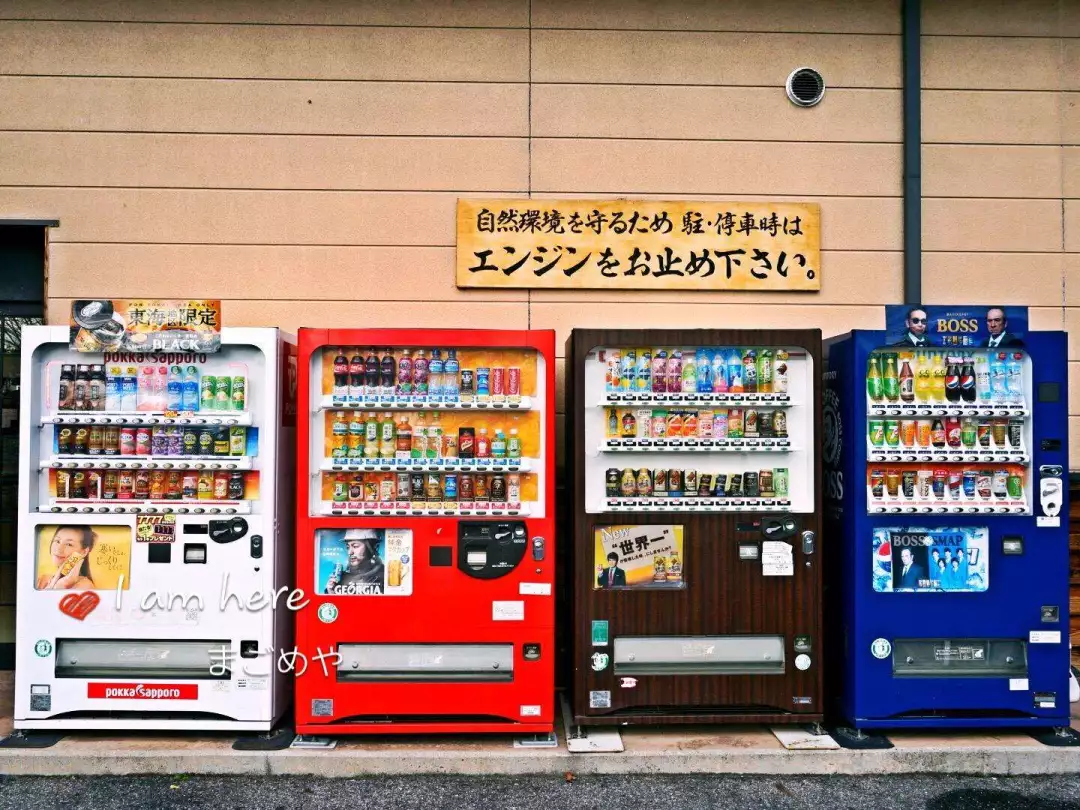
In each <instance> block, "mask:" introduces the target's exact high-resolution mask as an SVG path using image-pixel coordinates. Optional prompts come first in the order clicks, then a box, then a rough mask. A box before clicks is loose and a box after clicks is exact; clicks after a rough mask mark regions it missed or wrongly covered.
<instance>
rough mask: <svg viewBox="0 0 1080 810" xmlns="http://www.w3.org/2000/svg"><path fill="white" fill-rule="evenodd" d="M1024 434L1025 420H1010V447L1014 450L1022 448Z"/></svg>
mask: <svg viewBox="0 0 1080 810" xmlns="http://www.w3.org/2000/svg"><path fill="white" fill-rule="evenodd" d="M1023 433H1024V420H1023V419H1011V420H1009V447H1011V448H1013V449H1014V450H1018V449H1019V448H1020V443H1021V440H1022V437H1023Z"/></svg>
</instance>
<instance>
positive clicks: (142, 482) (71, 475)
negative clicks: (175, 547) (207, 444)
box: [56, 469, 247, 501]
mask: <svg viewBox="0 0 1080 810" xmlns="http://www.w3.org/2000/svg"><path fill="white" fill-rule="evenodd" d="M246 490H247V476H246V474H245V473H243V472H240V471H239V470H232V471H226V470H218V471H216V472H211V471H208V470H126V469H125V470H112V469H109V470H72V471H70V472H69V471H67V470H57V471H56V497H57V498H59V499H61V500H75V501H82V500H89V501H113V500H118V501H127V500H139V501H145V500H152V501H161V500H166V501H195V500H200V501H204V500H214V501H240V500H243V499H244V494H245V492H246Z"/></svg>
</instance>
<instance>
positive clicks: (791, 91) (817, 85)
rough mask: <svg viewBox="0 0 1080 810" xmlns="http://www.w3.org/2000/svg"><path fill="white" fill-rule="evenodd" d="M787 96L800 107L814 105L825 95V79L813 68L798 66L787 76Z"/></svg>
mask: <svg viewBox="0 0 1080 810" xmlns="http://www.w3.org/2000/svg"><path fill="white" fill-rule="evenodd" d="M787 96H788V98H789V99H791V101H792V103H794V104H798V105H799V106H800V107H813V106H814V105H815V104H817V103H818V102H819V101H821V99H822V98H823V97H824V96H825V80H824V79H823V78H821V74H820V73H818V72H817V71H816V70H814V69H813V68H808V67H801V68H797V69H796V70H793V71H791V75H790V76H788V77H787Z"/></svg>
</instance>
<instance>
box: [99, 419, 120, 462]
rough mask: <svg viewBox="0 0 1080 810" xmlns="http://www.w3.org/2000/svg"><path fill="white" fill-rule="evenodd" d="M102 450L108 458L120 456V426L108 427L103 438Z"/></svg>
mask: <svg viewBox="0 0 1080 810" xmlns="http://www.w3.org/2000/svg"><path fill="white" fill-rule="evenodd" d="M102 449H103V450H104V451H105V455H107V456H118V455H120V427H119V425H106V426H105V434H104V437H103V438H102Z"/></svg>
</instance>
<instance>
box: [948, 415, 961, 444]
mask: <svg viewBox="0 0 1080 810" xmlns="http://www.w3.org/2000/svg"><path fill="white" fill-rule="evenodd" d="M945 442H946V444H948V445H949V447H959V446H960V445H961V439H960V417H958V416H947V417H946V418H945Z"/></svg>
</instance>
